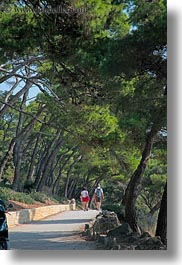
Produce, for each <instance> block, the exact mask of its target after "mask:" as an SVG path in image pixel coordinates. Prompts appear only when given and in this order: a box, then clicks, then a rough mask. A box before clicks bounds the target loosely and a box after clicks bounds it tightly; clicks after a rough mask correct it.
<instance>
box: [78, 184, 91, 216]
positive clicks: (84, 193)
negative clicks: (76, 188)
mask: <svg viewBox="0 0 182 265" xmlns="http://www.w3.org/2000/svg"><path fill="white" fill-rule="evenodd" d="M80 200H81V203H82V209H83V210H84V211H88V203H89V201H90V197H89V194H88V190H87V188H86V187H83V190H82V191H81V195H80Z"/></svg>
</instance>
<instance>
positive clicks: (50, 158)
mask: <svg viewBox="0 0 182 265" xmlns="http://www.w3.org/2000/svg"><path fill="white" fill-rule="evenodd" d="M62 145H63V139H62V134H61V132H59V133H58V137H57V141H55V145H54V146H53V148H52V149H51V150H50V152H49V154H48V156H47V159H46V163H44V167H43V168H42V177H41V179H40V181H39V183H38V186H37V191H42V189H43V187H44V185H45V183H46V180H47V176H48V175H47V172H48V171H49V167H50V164H51V163H52V161H53V160H54V158H55V156H56V155H57V153H58V151H59V149H60V147H61V146H62Z"/></svg>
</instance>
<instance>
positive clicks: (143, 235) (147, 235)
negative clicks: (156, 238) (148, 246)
mask: <svg viewBox="0 0 182 265" xmlns="http://www.w3.org/2000/svg"><path fill="white" fill-rule="evenodd" d="M146 237H151V235H150V234H149V233H148V232H144V233H143V234H142V235H141V238H146Z"/></svg>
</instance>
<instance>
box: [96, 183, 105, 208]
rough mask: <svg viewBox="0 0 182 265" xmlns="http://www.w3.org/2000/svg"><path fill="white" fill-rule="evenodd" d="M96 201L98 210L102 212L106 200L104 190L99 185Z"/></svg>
mask: <svg viewBox="0 0 182 265" xmlns="http://www.w3.org/2000/svg"><path fill="white" fill-rule="evenodd" d="M94 199H95V203H96V208H97V210H98V211H101V203H102V201H103V199H104V193H103V189H102V188H101V186H100V184H98V185H97V188H96V189H95V192H94Z"/></svg>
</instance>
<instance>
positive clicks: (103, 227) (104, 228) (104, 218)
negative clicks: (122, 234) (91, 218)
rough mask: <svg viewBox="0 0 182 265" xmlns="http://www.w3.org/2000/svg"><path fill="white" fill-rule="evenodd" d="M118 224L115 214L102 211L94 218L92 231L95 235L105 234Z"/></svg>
mask: <svg viewBox="0 0 182 265" xmlns="http://www.w3.org/2000/svg"><path fill="white" fill-rule="evenodd" d="M119 225H120V222H119V220H118V217H117V215H116V214H115V213H113V212H109V211H104V212H103V213H102V214H99V215H98V216H97V217H96V220H95V223H94V226H93V230H94V232H95V233H97V234H106V233H107V232H108V231H109V230H111V229H113V228H115V227H118V226H119Z"/></svg>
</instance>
